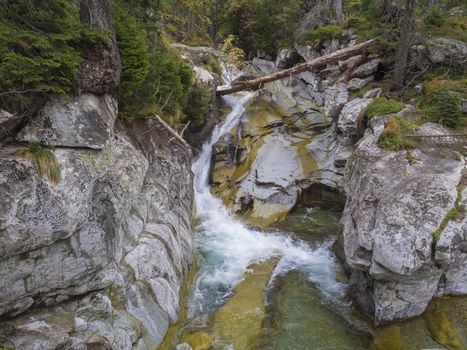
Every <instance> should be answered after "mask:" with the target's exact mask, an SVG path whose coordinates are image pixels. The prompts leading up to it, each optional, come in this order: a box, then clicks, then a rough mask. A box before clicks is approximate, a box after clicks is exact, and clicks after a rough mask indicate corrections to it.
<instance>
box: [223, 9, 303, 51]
mask: <svg viewBox="0 0 467 350" xmlns="http://www.w3.org/2000/svg"><path fill="white" fill-rule="evenodd" d="M307 4H308V2H307V1H305V0H231V1H229V5H228V9H227V14H226V17H225V24H224V26H223V28H222V29H221V32H222V33H223V34H232V35H235V36H236V37H237V38H238V39H239V46H240V48H242V49H243V50H244V51H245V52H250V51H252V50H255V49H263V50H266V51H269V52H275V49H277V48H278V47H287V46H292V45H293V41H294V38H295V32H296V30H297V28H298V26H299V24H300V20H301V19H302V17H303V14H304V13H305V9H306V6H307Z"/></svg>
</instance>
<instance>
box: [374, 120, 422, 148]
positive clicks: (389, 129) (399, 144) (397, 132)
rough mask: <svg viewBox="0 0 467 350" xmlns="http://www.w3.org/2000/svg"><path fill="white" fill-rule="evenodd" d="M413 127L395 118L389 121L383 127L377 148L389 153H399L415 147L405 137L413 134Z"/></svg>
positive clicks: (412, 142) (414, 144) (413, 143)
mask: <svg viewBox="0 0 467 350" xmlns="http://www.w3.org/2000/svg"><path fill="white" fill-rule="evenodd" d="M414 130H415V126H414V125H412V124H411V123H410V122H409V121H407V120H405V119H403V118H401V117H399V116H396V117H392V118H391V119H389V120H388V121H387V123H386V125H385V127H384V131H383V133H382V134H381V136H380V137H379V139H378V146H379V147H380V148H382V149H385V150H389V151H401V150H404V149H411V148H414V147H416V143H415V141H413V140H410V139H408V138H407V137H406V136H407V135H408V134H411V133H413V132H414Z"/></svg>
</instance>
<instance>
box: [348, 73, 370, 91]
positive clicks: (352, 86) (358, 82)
mask: <svg viewBox="0 0 467 350" xmlns="http://www.w3.org/2000/svg"><path fill="white" fill-rule="evenodd" d="M373 80H375V77H374V76H372V75H371V76H369V77H366V78H353V79H351V80H350V81H349V82H348V84H347V88H348V89H349V90H350V91H356V90H360V89H362V88H364V87H365V86H367V85H368V84H369V83H371V82H372V81H373Z"/></svg>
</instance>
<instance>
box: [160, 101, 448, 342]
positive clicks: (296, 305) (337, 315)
mask: <svg viewBox="0 0 467 350" xmlns="http://www.w3.org/2000/svg"><path fill="white" fill-rule="evenodd" d="M255 97H256V93H252V92H248V93H242V94H237V95H235V96H227V97H225V98H224V99H225V102H226V103H227V104H228V105H230V107H231V111H230V113H229V114H228V115H227V116H226V118H225V119H224V121H223V122H222V123H221V124H220V125H218V126H217V127H216V128H215V130H214V132H213V134H212V137H211V139H210V140H209V141H208V142H206V144H205V145H204V147H203V149H202V151H201V152H200V154H199V156H198V159H197V161H196V162H195V163H194V165H193V167H192V170H193V173H194V175H195V180H194V189H195V200H196V212H197V224H196V238H195V241H196V248H197V257H196V270H195V271H194V272H195V276H194V278H192V280H191V283H190V284H189V285H188V286H187V290H186V291H185V293H184V294H185V300H184V306H183V310H182V313H181V314H182V316H181V319H180V321H179V322H178V323H177V324H176V325H175V326H174V327H173V328H172V329H171V330H170V331H169V334H168V337H167V338H170V339H167V338H166V341H165V342H164V344H163V345H162V347H161V348H162V349H173V348H174V347H175V345H177V344H180V343H188V344H190V346H191V347H192V348H193V349H194V350H202V349H206V350H207V349H235V350H245V349H277V350H279V349H281V350H282V349H283V350H286V349H297V350H299V349H349V350H350V349H354V350H359V349H412V348H413V349H416V348H420V347H431V348H437V347H436V346H437V343H436V342H434V340H433V339H432V337H430V335H429V333H428V332H427V331H424V332H425V333H423V332H422V333H423V334H422V333H420V334H418V335H417V338H416V339H414V340H413V341H412V343H411V345H410V344H409V345H407V344H408V343H406V344H405V345H404V344H402V345H401V344H399V338H401V332H403V331H404V329H407V327H409V328H410V326H403V327H399V328H397V332H396V333H397V334H396V335H394V333H391V332H392V331H393V328H391V327H389V328H387V329H384V330H383V331H382V332H381V331H374V330H373V329H372V327H371V326H369V324H370V323H369V322H367V320H365V319H364V318H362V317H359V315H358V314H356V312H355V310H353V308H352V305H351V302H350V301H349V300H348V299H347V298H346V288H347V285H346V282H347V281H346V277H345V274H344V273H343V272H342V271H341V267H340V266H339V264H338V263H337V260H336V257H335V256H334V253H333V252H332V250H331V249H330V246H331V245H332V242H333V241H334V240H335V238H336V235H337V231H338V229H337V223H338V221H339V218H340V213H339V212H337V211H334V210H333V209H327V208H326V207H324V206H323V207H322V206H320V205H319V203H318V204H317V205H315V206H314V207H308V208H305V207H299V208H297V209H295V210H294V211H293V212H291V213H290V215H289V216H288V218H287V220H286V221H285V222H283V223H281V224H279V225H276V226H275V227H272V228H269V229H266V230H259V229H254V228H252V227H250V226H248V225H247V224H245V223H243V222H242V221H240V220H239V218H237V217H235V215H233V214H232V213H231V212H230V211H229V210H228V209H227V208H226V207H225V206H224V204H223V203H222V201H221V200H220V199H219V198H218V197H217V196H215V195H214V194H212V192H211V188H210V185H209V176H210V167H211V158H212V148H213V145H214V144H215V143H216V142H217V141H218V140H219V139H220V138H221V137H222V136H223V135H224V134H226V133H228V132H229V131H230V130H231V129H232V128H233V127H234V126H235V125H236V124H237V123H238V122H239V119H240V117H241V115H242V113H243V112H244V111H245V105H247V104H248V102H251V101H252V100H253V99H255ZM417 322H422V323H423V321H420V320H418V321H417ZM404 327H405V328H404ZM418 328H420V329H425V327H424V326H422V327H418ZM375 334H381V335H380V336H379V338H378V337H377V339H376V341H375V340H373V337H372V335H373V336H374V335H375ZM409 338H410V336H409ZM378 342H379V343H378ZM438 348H441V347H438Z"/></svg>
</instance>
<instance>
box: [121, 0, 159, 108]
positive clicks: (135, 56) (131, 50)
mask: <svg viewBox="0 0 467 350" xmlns="http://www.w3.org/2000/svg"><path fill="white" fill-rule="evenodd" d="M113 16H114V21H115V29H116V33H117V45H118V48H119V51H120V58H121V62H122V77H121V81H120V85H119V88H118V93H119V98H120V99H122V100H126V99H130V98H131V97H132V96H133V95H134V94H135V93H136V92H138V91H139V90H140V89H141V87H142V86H143V84H144V82H145V80H146V78H147V76H148V74H149V57H150V56H149V46H148V44H147V38H146V36H147V34H146V31H145V29H144V25H143V22H142V21H141V20H139V19H138V18H137V17H136V16H134V15H133V14H131V13H130V12H129V11H128V9H127V8H126V7H125V6H124V4H123V3H122V2H121V1H117V2H115V4H114V6H113Z"/></svg>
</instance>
